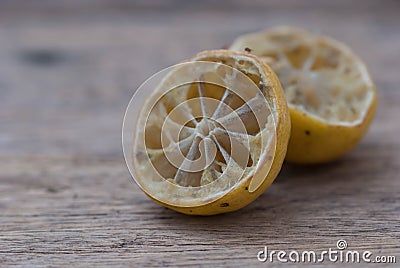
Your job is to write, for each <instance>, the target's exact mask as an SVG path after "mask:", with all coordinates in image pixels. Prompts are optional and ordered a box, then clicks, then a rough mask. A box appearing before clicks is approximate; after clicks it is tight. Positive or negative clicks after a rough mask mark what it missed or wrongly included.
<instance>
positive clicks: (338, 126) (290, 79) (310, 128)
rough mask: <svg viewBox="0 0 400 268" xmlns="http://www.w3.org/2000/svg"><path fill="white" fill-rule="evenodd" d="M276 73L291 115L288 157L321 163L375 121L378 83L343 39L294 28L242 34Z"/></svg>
mask: <svg viewBox="0 0 400 268" xmlns="http://www.w3.org/2000/svg"><path fill="white" fill-rule="evenodd" d="M230 49H232V50H237V51H250V52H251V53H252V54H255V55H257V56H259V57H260V58H262V59H263V60H264V61H265V62H268V63H269V64H270V65H271V67H272V69H273V70H274V71H275V72H276V73H277V75H278V77H279V79H280V81H281V83H282V87H283V89H284V92H285V96H286V99H287V101H288V105H289V109H290V112H291V117H292V138H291V140H290V142H289V148H288V155H287V160H289V161H292V162H297V163H319V162H327V161H330V160H333V159H335V158H337V157H339V156H341V155H343V154H344V153H346V152H347V151H349V150H350V149H351V148H352V147H354V146H355V145H356V144H357V143H358V141H359V140H360V139H361V137H362V136H363V134H364V133H365V131H366V130H367V128H368V125H369V124H370V122H371V120H372V117H373V114H374V111H375V105H376V91H375V86H374V84H373V82H372V80H371V78H370V76H369V74H368V72H367V69H366V67H365V65H364V63H363V62H362V61H361V60H360V59H359V58H358V57H357V56H355V55H354V53H353V52H352V51H351V50H350V49H349V48H347V47H346V46H345V45H343V44H342V43H339V42H338V41H336V40H333V39H332V38H329V37H325V36H320V35H314V34H311V33H309V32H306V31H303V30H300V29H296V28H289V27H278V28H275V29H271V30H269V31H266V32H260V33H253V34H248V35H244V36H241V37H239V38H237V39H236V40H235V41H234V43H233V44H232V45H231V47H230Z"/></svg>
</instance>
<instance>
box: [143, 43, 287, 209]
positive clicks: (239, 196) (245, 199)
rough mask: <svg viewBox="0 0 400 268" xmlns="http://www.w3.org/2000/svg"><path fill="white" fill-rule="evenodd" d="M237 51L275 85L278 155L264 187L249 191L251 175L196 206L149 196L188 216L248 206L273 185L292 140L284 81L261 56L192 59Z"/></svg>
mask: <svg viewBox="0 0 400 268" xmlns="http://www.w3.org/2000/svg"><path fill="white" fill-rule="evenodd" d="M235 54H236V55H245V56H246V57H251V58H253V59H254V60H255V61H256V62H257V63H258V64H260V66H262V69H263V71H264V72H265V74H266V76H267V77H268V78H269V79H270V80H271V82H272V83H273V84H274V85H275V86H274V87H272V90H273V95H274V96H275V100H274V101H275V103H276V114H277V115H278V116H277V118H275V120H276V121H275V122H276V131H277V135H276V150H275V157H274V160H273V162H272V166H271V169H270V171H269V173H268V175H267V177H266V178H265V180H264V182H263V183H262V184H261V186H260V187H259V188H258V189H257V190H256V191H254V192H252V193H250V192H249V191H248V187H249V184H250V182H251V179H252V178H251V177H250V178H249V179H247V180H244V181H242V182H240V183H239V185H238V186H237V187H236V188H235V189H233V190H232V191H230V192H229V193H227V194H226V195H224V196H222V197H221V198H220V199H218V200H215V201H214V202H212V203H208V204H204V205H201V206H194V207H178V206H172V205H169V204H166V203H163V202H160V201H158V200H156V199H154V198H152V197H151V196H150V195H148V196H149V197H150V198H151V199H152V200H153V201H154V202H155V203H157V204H159V205H162V206H164V207H167V208H170V209H172V210H175V211H178V212H180V213H183V214H187V215H203V216H207V215H216V214H221V213H227V212H232V211H235V210H238V209H240V208H243V207H245V206H246V205H248V204H250V203H251V202H253V201H254V200H255V199H256V198H257V197H259V196H260V195H261V194H262V193H263V192H264V191H265V190H266V189H267V188H268V187H269V186H270V185H271V183H272V182H273V181H274V179H275V178H276V176H277V175H278V173H279V171H280V170H281V167H282V164H283V161H284V159H285V155H286V150H287V145H288V142H289V137H290V126H291V125H290V116H289V109H288V107H287V102H286V99H285V96H284V93H283V90H282V87H281V84H280V82H279V79H278V77H277V76H276V74H275V73H274V72H273V71H272V69H271V68H270V67H269V66H268V65H267V64H265V63H264V62H262V61H261V60H260V59H258V58H257V57H255V56H253V55H249V54H243V53H241V52H233V51H228V50H214V51H204V52H201V53H199V54H197V55H196V56H195V57H193V58H192V59H190V60H189V61H193V60H199V59H198V58H204V57H205V56H210V57H213V56H215V55H227V56H232V55H235ZM262 165H263V163H260V166H262Z"/></svg>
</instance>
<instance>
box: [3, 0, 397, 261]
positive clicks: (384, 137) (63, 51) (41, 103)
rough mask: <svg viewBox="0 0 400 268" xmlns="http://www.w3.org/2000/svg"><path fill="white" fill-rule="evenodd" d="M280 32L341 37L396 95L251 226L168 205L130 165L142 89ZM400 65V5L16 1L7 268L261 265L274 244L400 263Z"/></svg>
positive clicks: (272, 196)
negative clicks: (137, 179)
mask: <svg viewBox="0 0 400 268" xmlns="http://www.w3.org/2000/svg"><path fill="white" fill-rule="evenodd" d="M215 2H217V3H215ZM275 25H294V26H299V27H305V28H307V29H309V30H312V31H315V32H321V33H326V34H329V35H332V36H333V37H335V38H337V39H339V40H341V41H343V42H345V43H347V44H348V45H349V46H351V47H352V48H353V49H354V50H355V51H356V52H357V53H358V54H359V56H360V57H361V58H363V59H364V60H365V62H366V63H367V65H368V66H369V69H370V72H371V74H372V76H373V78H374V80H375V82H376V84H377V87H378V90H379V98H380V99H379V108H378V113H377V116H376V118H375V121H374V123H373V125H372V127H371V129H370V131H369V132H368V134H367V136H366V137H365V139H364V140H363V141H362V143H361V144H360V145H359V146H358V147H357V148H356V149H355V150H354V151H353V152H351V153H350V154H348V155H347V156H346V157H344V158H343V159H341V160H340V161H338V162H336V163H332V164H329V165H323V166H317V167H296V166H290V165H284V167H283V169H282V172H281V174H280V175H279V177H278V178H277V180H276V181H275V183H274V184H273V185H272V186H271V187H270V188H269V189H268V190H267V191H266V192H265V193H264V195H262V196H261V197H260V198H259V199H258V200H256V201H255V202H254V203H252V204H251V205H250V206H248V207H246V208H244V209H242V210H240V211H238V212H235V213H231V214H227V215H220V216H215V217H207V218H202V217H188V216H184V215H180V214H177V213H175V212H173V211H170V210H167V209H164V208H162V207H159V206H157V205H155V204H154V203H153V202H151V201H150V200H149V199H148V198H147V197H146V196H145V195H144V194H143V193H142V192H141V191H140V190H139V189H138V187H137V186H136V185H135V184H134V183H133V180H132V179H131V178H130V175H129V172H128V171H127V168H126V167H125V163H124V160H123V156H122V150H121V124H122V118H123V115H124V111H125V108H126V106H127V104H128V101H129V99H130V97H131V96H132V94H133V92H134V90H135V89H136V88H137V87H138V86H139V85H140V83H141V82H143V81H144V80H145V79H147V78H148V77H149V76H150V75H152V74H153V73H155V72H157V71H159V70H161V69H162V68H164V67H167V66H169V65H172V64H174V63H177V62H179V61H181V60H183V59H185V58H188V57H190V56H192V55H193V54H195V53H197V52H199V51H201V50H205V49H212V48H221V47H223V46H224V45H227V44H229V43H230V42H232V40H233V39H234V38H235V37H236V36H238V35H240V34H243V33H246V32H251V31H256V30H261V29H264V28H267V27H271V26H275ZM399 56H400V2H399V1H351V2H349V1H294V0H292V1H278V0H274V1H269V2H268V3H264V1H238V0H236V1H233V0H232V1H223V3H222V1H173V0H168V1H161V0H159V1H145V0H140V1H122V0H117V1H105V0H102V1H94V0H89V1H78V0H73V1H66V0H64V1H50V0H46V1H22V0H18V1H0V128H1V131H0V266H2V265H4V266H9V265H12V264H17V265H21V266H31V265H50V266H67V265H76V266H87V265H108V266H110V265H116V266H124V265H130V266H136V267H140V266H188V265H195V266H198V265H199V266H200V265H204V266H211V265H213V266H223V265H225V266H231V267H233V266H237V267H240V266H243V265H250V266H255V265H258V264H259V263H258V261H257V259H256V254H257V252H258V251H260V250H262V249H263V247H264V246H269V248H270V249H275V250H280V249H283V250H291V249H293V250H327V249H328V248H329V247H332V248H335V246H336V241H337V240H338V239H346V240H347V243H348V244H349V249H352V250H371V251H372V252H373V253H374V255H395V256H397V262H400V243H399V241H400V230H399V227H400V226H399V222H400V217H399V215H400V201H399V199H400V197H399V186H400V183H399V174H400V139H399V132H400V122H399V115H400V105H399V103H400V90H399V84H400V80H399V70H400V61H399ZM276 265H278V264H276Z"/></svg>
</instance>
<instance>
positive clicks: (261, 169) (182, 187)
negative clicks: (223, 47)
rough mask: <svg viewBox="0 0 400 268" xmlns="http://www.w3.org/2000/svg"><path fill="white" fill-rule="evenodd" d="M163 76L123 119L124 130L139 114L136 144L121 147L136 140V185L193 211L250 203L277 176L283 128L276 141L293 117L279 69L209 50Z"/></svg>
mask: <svg viewBox="0 0 400 268" xmlns="http://www.w3.org/2000/svg"><path fill="white" fill-rule="evenodd" d="M266 70H268V73H266ZM160 77H162V78H161V79H159V80H160V81H158V83H157V85H156V86H155V87H154V88H152V89H149V90H148V91H147V94H143V93H142V98H141V100H140V101H143V104H141V103H137V101H136V99H135V98H134V100H135V101H136V102H131V103H130V105H129V107H128V110H127V116H126V118H125V120H124V133H125V132H126V131H125V125H128V123H129V124H131V122H130V120H131V119H129V112H130V110H132V111H133V113H132V112H131V114H135V113H136V115H139V117H138V119H136V121H135V119H134V118H133V117H132V120H133V123H134V127H133V129H131V130H130V131H132V132H133V133H129V134H130V135H132V134H133V139H132V142H131V143H129V142H128V143H127V144H125V143H124V152H125V151H129V149H127V148H129V147H127V146H132V147H130V148H132V154H131V159H129V156H128V157H127V155H128V154H127V153H126V152H125V156H126V157H127V163H128V166H130V170H131V172H132V174H133V176H134V178H135V180H136V182H137V183H138V185H139V186H140V187H141V188H142V189H143V191H144V192H145V193H146V194H148V195H149V196H150V197H151V198H152V199H153V200H154V201H156V202H157V203H160V204H162V205H164V206H167V207H169V208H172V209H175V210H177V211H180V212H183V213H188V214H201V215H208V214H217V213H222V212H228V211H232V210H236V209H239V208H240V207H243V206H245V205H247V204H248V203H250V202H251V201H252V200H254V199H255V198H256V197H257V196H258V195H260V194H261V193H262V192H263V191H264V190H265V189H266V187H267V186H268V185H269V184H270V183H271V182H272V181H273V179H274V178H275V177H276V175H277V173H278V171H279V169H280V167H281V164H282V161H283V157H282V156H281V153H279V154H278V155H276V150H277V144H279V150H285V148H283V149H282V148H280V147H282V145H281V144H282V142H283V143H285V142H286V144H287V140H288V136H289V134H288V130H286V131H285V132H283V133H284V134H283V136H284V138H283V139H282V138H281V137H279V143H277V139H278V137H277V132H276V131H277V128H278V127H279V128H281V127H282V121H284V123H285V124H286V125H285V126H286V127H288V126H289V123H288V121H287V120H288V116H287V108H286V107H285V106H284V110H283V111H282V110H281V105H282V103H283V101H284V98H283V93H280V95H278V96H276V93H275V92H274V91H276V90H277V91H278V90H281V88H280V85H279V82H278V83H277V79H276V77H275V76H274V74H273V73H272V72H271V71H270V70H269V69H268V68H267V67H266V66H265V65H263V64H262V62H260V61H259V60H258V59H256V58H255V57H253V56H247V55H245V54H242V53H235V52H230V51H210V52H205V53H203V54H199V55H198V56H196V57H195V58H194V59H192V61H190V62H186V63H182V64H179V65H177V66H173V67H172V68H170V69H168V70H166V71H165V72H163V74H162V75H160ZM271 78H272V79H271ZM276 87H278V88H276ZM140 90H141V92H143V89H140ZM278 92H279V91H278ZM140 101H139V102H140ZM278 108H279V109H278ZM282 118H284V119H285V120H282ZM129 134H128V135H129ZM128 137H129V136H128ZM130 137H132V136H130ZM128 141H129V140H128ZM286 144H285V145H286ZM126 149H127V150H126ZM130 161H132V162H130Z"/></svg>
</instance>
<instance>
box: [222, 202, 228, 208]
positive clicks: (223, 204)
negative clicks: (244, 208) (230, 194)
mask: <svg viewBox="0 0 400 268" xmlns="http://www.w3.org/2000/svg"><path fill="white" fill-rule="evenodd" d="M220 207H222V208H225V207H229V203H222V204H221V205H220Z"/></svg>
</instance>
